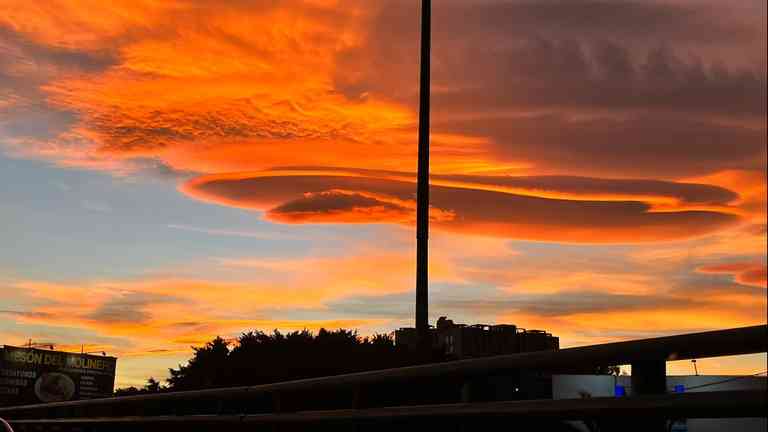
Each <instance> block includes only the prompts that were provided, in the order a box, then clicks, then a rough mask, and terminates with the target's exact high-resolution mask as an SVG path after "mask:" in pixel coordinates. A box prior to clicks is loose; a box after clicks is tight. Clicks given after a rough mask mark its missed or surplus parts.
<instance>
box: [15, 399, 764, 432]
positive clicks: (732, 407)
mask: <svg viewBox="0 0 768 432" xmlns="http://www.w3.org/2000/svg"><path fill="white" fill-rule="evenodd" d="M766 411H768V404H767V403H766V393H765V392H764V391H755V390H749V391H719V392H706V393H684V394H665V395H654V396H634V397H626V398H588V399H559V400H549V399H548V400H526V401H504V402H485V403H460V404H441V405H420V406H401V407H387V408H370V409H357V410H355V409H343V410H328V411H308V412H296V413H284V414H250V415H189V416H155V417H135V416H132V417H103V418H71V419H70V418H65V419H35V420H16V421H11V424H12V425H13V426H14V427H19V428H21V430H24V429H23V428H25V427H27V428H30V430H31V428H32V427H36V426H43V425H45V426H61V427H65V426H66V427H73V426H82V427H87V426H97V425H98V426H110V425H115V426H117V425H123V426H126V425H133V426H140V425H156V426H158V425H168V426H176V425H185V424H186V425H192V424H194V425H195V426H200V425H211V426H213V425H221V426H227V425H229V426H231V425H234V424H247V425H259V424H280V423H321V422H350V421H351V422H357V421H376V420H384V421H397V420H398V419H414V418H431V417H440V418H454V417H484V418H487V417H491V416H513V417H515V418H519V419H535V418H542V419H547V420H586V419H618V418H623V419H626V418H633V417H635V418H637V417H642V418H646V419H647V418H658V419H681V418H734V417H765V416H766Z"/></svg>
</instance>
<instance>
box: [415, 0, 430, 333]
mask: <svg viewBox="0 0 768 432" xmlns="http://www.w3.org/2000/svg"><path fill="white" fill-rule="evenodd" d="M431 23H432V0H422V2H421V73H420V88H419V166H418V186H417V190H416V335H417V338H418V344H419V345H420V346H421V347H422V348H423V347H427V346H429V345H428V344H429V323H428V317H427V311H428V302H429V294H428V288H429V276H428V273H427V270H428V263H429V253H428V238H429V81H430V80H429V73H430V71H429V69H430V68H429V66H430V42H431V40H430V39H431V32H432V30H431Z"/></svg>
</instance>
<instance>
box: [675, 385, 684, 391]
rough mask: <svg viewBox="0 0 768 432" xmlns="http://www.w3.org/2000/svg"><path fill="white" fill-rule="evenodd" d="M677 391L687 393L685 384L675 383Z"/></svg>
mask: <svg viewBox="0 0 768 432" xmlns="http://www.w3.org/2000/svg"><path fill="white" fill-rule="evenodd" d="M675 393H685V385H683V384H675Z"/></svg>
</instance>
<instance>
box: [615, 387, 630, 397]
mask: <svg viewBox="0 0 768 432" xmlns="http://www.w3.org/2000/svg"><path fill="white" fill-rule="evenodd" d="M613 395H614V396H616V397H622V396H626V395H627V389H626V388H625V387H624V386H623V385H617V386H614V387H613Z"/></svg>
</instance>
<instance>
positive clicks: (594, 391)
mask: <svg viewBox="0 0 768 432" xmlns="http://www.w3.org/2000/svg"><path fill="white" fill-rule="evenodd" d="M767 382H768V380H766V377H764V376H751V377H734V376H722V375H719V376H718V375H706V376H704V375H686V376H667V391H669V392H670V393H673V392H674V391H675V386H678V385H682V386H684V391H686V392H706V391H725V390H763V391H766V390H767V389H768V387H767V386H766V383H767ZM617 385H619V386H623V387H624V389H625V390H626V394H627V395H631V394H632V388H631V386H632V384H631V377H630V376H618V377H617V376H611V375H553V376H552V398H553V399H579V398H587V397H611V396H615V388H616V386H617ZM573 425H574V426H576V427H577V428H579V429H581V430H583V431H584V432H589V429H587V428H586V426H584V425H583V424H580V422H573ZM672 430H679V431H688V432H716V431H740V432H752V431H754V432H764V431H766V430H768V422H767V421H766V419H765V418H737V419H689V420H687V421H686V424H685V426H681V427H679V428H674V429H672Z"/></svg>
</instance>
